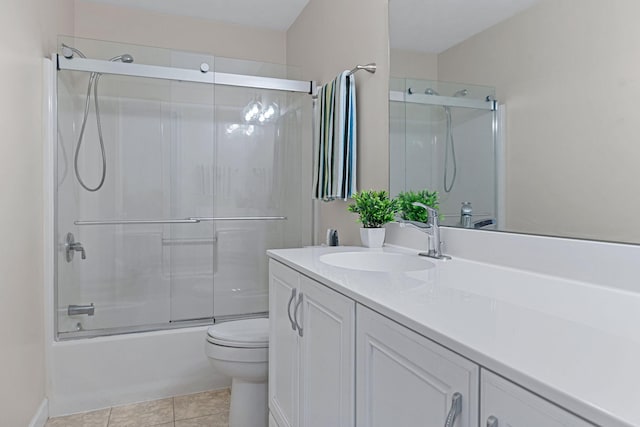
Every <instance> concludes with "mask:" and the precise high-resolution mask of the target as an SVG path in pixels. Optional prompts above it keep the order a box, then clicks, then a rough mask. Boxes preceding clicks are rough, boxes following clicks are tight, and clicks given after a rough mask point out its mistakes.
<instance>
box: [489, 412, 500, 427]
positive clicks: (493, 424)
mask: <svg viewBox="0 0 640 427" xmlns="http://www.w3.org/2000/svg"><path fill="white" fill-rule="evenodd" d="M487 427H498V419H497V418H496V417H494V416H493V415H491V416H489V418H487Z"/></svg>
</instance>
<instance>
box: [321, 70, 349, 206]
mask: <svg viewBox="0 0 640 427" xmlns="http://www.w3.org/2000/svg"><path fill="white" fill-rule="evenodd" d="M318 104H319V106H318ZM318 104H316V105H317V108H316V116H315V119H316V132H315V134H316V136H315V138H316V145H317V149H318V152H317V156H316V160H317V163H316V170H315V172H316V173H315V182H314V197H315V198H316V199H322V200H325V201H330V200H335V199H344V200H347V198H349V197H351V196H352V195H353V193H355V192H356V137H357V133H356V128H357V127H356V86H355V78H354V76H353V75H350V74H349V71H343V72H342V73H340V74H339V75H338V76H336V78H335V79H334V80H333V81H331V82H329V83H327V84H325V85H324V86H322V88H321V89H320V92H319V94H318Z"/></svg>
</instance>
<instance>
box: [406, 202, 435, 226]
mask: <svg viewBox="0 0 640 427" xmlns="http://www.w3.org/2000/svg"><path fill="white" fill-rule="evenodd" d="M411 204H412V205H413V206H417V207H419V208H422V209H426V210H427V215H428V217H427V223H428V224H434V225H438V211H437V210H435V209H434V208H432V207H431V206H427V205H425V204H424V203H420V202H413V203H411Z"/></svg>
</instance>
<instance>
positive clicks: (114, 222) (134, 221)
mask: <svg viewBox="0 0 640 427" xmlns="http://www.w3.org/2000/svg"><path fill="white" fill-rule="evenodd" d="M286 219H287V217H286V216H236V217H231V216H230V217H224V216H220V217H216V216H203V217H200V216H194V217H189V218H180V219H107V220H95V221H94V220H91V221H74V222H73V223H74V224H75V225H136V224H143V225H144V224H198V223H200V222H203V221H284V220H286Z"/></svg>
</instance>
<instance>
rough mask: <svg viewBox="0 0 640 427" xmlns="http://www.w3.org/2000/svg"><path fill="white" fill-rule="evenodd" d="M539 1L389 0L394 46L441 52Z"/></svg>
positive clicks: (392, 42)
mask: <svg viewBox="0 0 640 427" xmlns="http://www.w3.org/2000/svg"><path fill="white" fill-rule="evenodd" d="M538 1H539V0H389V33H390V39H391V40H390V44H391V48H394V49H403V50H412V51H417V52H429V53H440V52H442V51H444V50H446V49H448V48H450V47H451V46H455V45H456V44H458V43H460V42H461V41H463V40H466V39H468V38H469V37H471V36H473V35H474V34H477V33H479V32H481V31H483V30H486V29H487V28H489V27H492V26H493V25H495V24H497V23H498V22H500V21H504V20H505V19H507V18H510V17H511V16H513V15H516V14H517V13H518V12H521V11H523V10H525V9H527V8H529V7H531V6H532V5H533V4H534V3H536V2H538Z"/></svg>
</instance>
